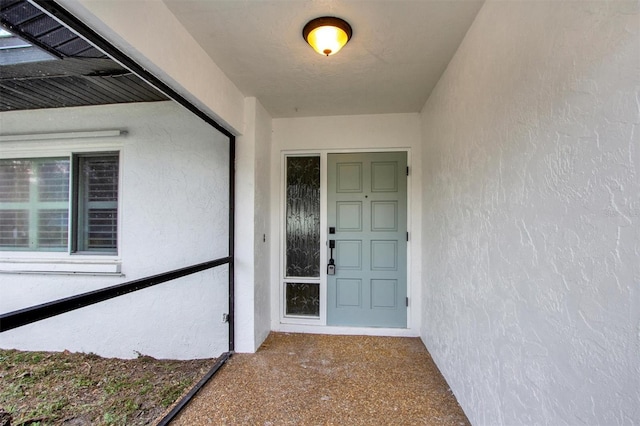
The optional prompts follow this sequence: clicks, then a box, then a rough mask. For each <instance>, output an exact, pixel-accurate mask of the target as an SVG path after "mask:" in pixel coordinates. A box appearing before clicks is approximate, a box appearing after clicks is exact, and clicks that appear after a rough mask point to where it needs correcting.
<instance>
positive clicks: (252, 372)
mask: <svg viewBox="0 0 640 426" xmlns="http://www.w3.org/2000/svg"><path fill="white" fill-rule="evenodd" d="M468 424H469V422H468V420H467V418H466V417H465V415H464V412H463V411H462V409H461V408H460V406H459V405H458V403H457V401H456V399H455V396H454V395H453V394H452V393H451V391H450V390H449V386H448V385H447V383H446V382H445V380H444V378H443V377H442V375H441V374H440V372H439V371H438V369H437V367H436V366H435V364H434V363H433V361H432V359H431V356H430V355H429V353H428V352H427V350H426V349H425V347H424V345H423V344H422V342H421V341H420V339H418V338H400V337H367V336H326V335H313V334H287V333H272V334H271V335H269V337H268V338H267V340H266V341H265V342H264V344H263V345H262V346H261V347H260V349H259V350H258V352H257V353H255V354H236V355H234V356H233V357H232V358H231V359H230V360H229V361H228V362H227V364H226V365H225V366H224V367H222V369H221V370H220V371H219V372H218V373H217V375H216V376H214V377H213V379H211V381H210V382H209V383H208V384H207V385H206V386H205V387H204V388H203V389H202V390H201V391H200V393H199V394H198V395H197V396H196V397H195V398H194V399H193V400H192V401H191V403H190V404H189V405H188V406H187V407H185V409H184V410H183V412H182V413H181V414H180V415H179V417H177V418H176V419H175V420H174V421H173V422H172V423H171V425H172V426H178V425H185V426H187V425H188V426H193V425H273V426H275V425H456V426H462V425H468Z"/></svg>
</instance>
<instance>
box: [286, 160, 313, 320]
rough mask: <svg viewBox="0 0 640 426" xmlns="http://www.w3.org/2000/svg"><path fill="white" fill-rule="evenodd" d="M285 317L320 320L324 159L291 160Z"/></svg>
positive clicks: (287, 204) (288, 164)
mask: <svg viewBox="0 0 640 426" xmlns="http://www.w3.org/2000/svg"><path fill="white" fill-rule="evenodd" d="M286 171H287V175H286V218H285V220H286V229H285V283H284V284H285V287H284V291H285V315H286V316H298V317H319V316H320V157H318V156H305V157H302V156H291V157H287V168H286Z"/></svg>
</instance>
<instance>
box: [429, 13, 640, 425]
mask: <svg viewBox="0 0 640 426" xmlns="http://www.w3.org/2000/svg"><path fill="white" fill-rule="evenodd" d="M638 5H639V3H638V2H635V1H633V2H617V1H611V2H604V1H596V2H583V1H576V2H569V1H562V2H560V1H558V2H534V1H527V2H505V1H491V0H489V1H488V2H487V3H486V4H485V5H484V6H483V8H482V10H481V11H480V13H479V15H478V17H477V18H476V21H475V22H474V24H473V25H472V27H471V29H470V30H469V32H468V33H467V36H466V38H465V40H464V41H463V43H462V45H461V47H460V49H459V50H458V52H457V53H456V55H455V57H454V58H453V60H452V62H451V63H450V64H449V67H448V69H447V70H446V72H445V74H444V75H443V77H442V79H441V80H440V82H439V83H438V85H437V87H436V89H435V90H434V92H433V93H432V95H431V97H430V98H429V100H428V102H427V103H426V105H425V107H424V110H423V112H422V134H423V136H422V138H423V145H424V151H423V166H424V184H423V188H424V193H423V200H424V207H423V209H424V222H423V227H424V228H423V229H424V233H423V241H424V257H423V271H424V272H423V274H424V284H423V285H424V287H423V304H422V313H423V330H422V338H423V340H424V341H425V343H426V345H427V347H428V349H429V351H430V352H431V354H432V355H433V357H434V359H435V361H436V362H437V364H438V366H439V368H440V370H441V371H442V373H443V374H444V376H445V377H446V379H447V381H448V383H449V384H450V386H451V388H452V390H453V391H454V393H455V394H456V396H457V398H458V400H459V402H460V403H461V405H462V407H463V408H464V410H465V412H466V413H467V415H468V417H469V419H470V420H471V422H472V423H473V424H477V425H482V424H487V425H495V424H556V425H559V424H603V425H604V424H607V425H613V424H634V423H640V404H638V401H640V356H639V355H638V354H640V261H639V259H640V175H639V173H640V170H639V168H638V167H639V164H640V136H639V135H640V132H639V130H640V127H639V125H640V111H639V108H640V34H639V26H640V11H639V6H638Z"/></svg>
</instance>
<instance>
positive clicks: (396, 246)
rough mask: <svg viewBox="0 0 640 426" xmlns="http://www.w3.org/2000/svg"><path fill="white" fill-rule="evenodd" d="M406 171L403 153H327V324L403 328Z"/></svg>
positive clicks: (404, 322) (405, 308)
mask: <svg viewBox="0 0 640 426" xmlns="http://www.w3.org/2000/svg"><path fill="white" fill-rule="evenodd" d="M406 170H407V154H406V152H384V153H358V154H329V156H328V173H327V186H328V188H327V192H328V193H327V200H328V211H327V220H328V226H329V234H328V239H329V240H334V241H335V248H334V250H333V259H334V261H335V275H328V276H327V324H329V325H344V326H364V327H406V326H407V307H406V297H407V175H406ZM332 231H333V232H334V233H331V232H332ZM328 250H330V249H328ZM328 255H329V256H331V251H329V252H328Z"/></svg>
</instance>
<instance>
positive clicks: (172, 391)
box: [160, 380, 188, 408]
mask: <svg viewBox="0 0 640 426" xmlns="http://www.w3.org/2000/svg"><path fill="white" fill-rule="evenodd" d="M187 386H188V383H187V382H186V380H181V381H179V382H177V383H175V382H174V383H170V384H167V385H165V386H164V387H163V388H162V390H161V391H160V395H161V396H162V399H161V401H160V402H161V404H162V406H163V407H165V408H166V407H168V406H170V405H171V404H173V402H174V401H175V400H176V399H178V397H179V396H180V395H182V392H183V391H184V390H185V389H186V387H187Z"/></svg>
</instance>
